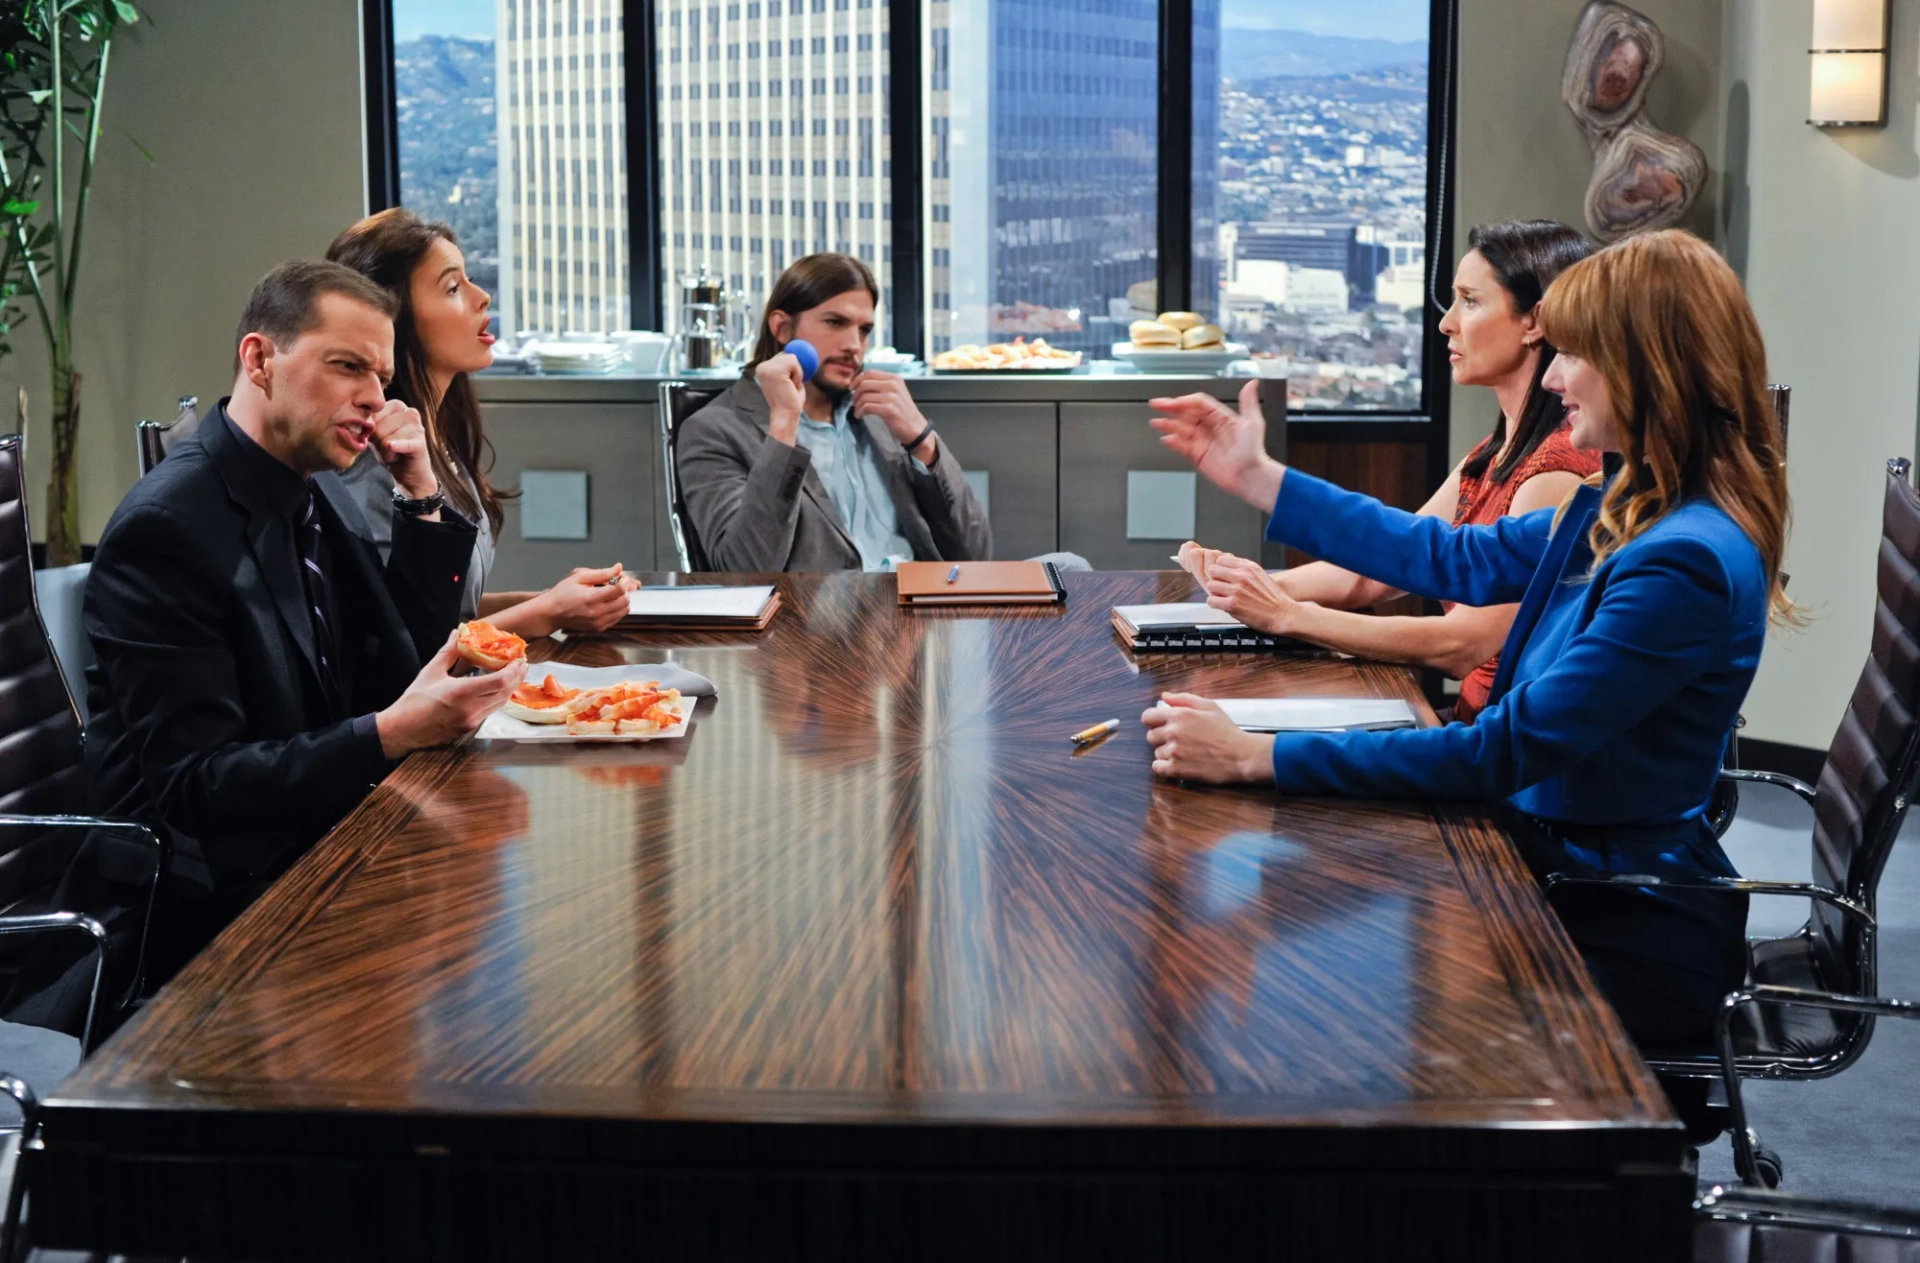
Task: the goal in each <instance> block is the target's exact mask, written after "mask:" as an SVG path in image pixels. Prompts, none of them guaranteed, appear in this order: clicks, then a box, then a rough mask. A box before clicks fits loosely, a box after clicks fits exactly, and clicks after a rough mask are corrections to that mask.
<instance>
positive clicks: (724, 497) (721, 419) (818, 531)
mask: <svg viewBox="0 0 1920 1263" xmlns="http://www.w3.org/2000/svg"><path fill="white" fill-rule="evenodd" d="M853 423H854V424H855V425H864V426H866V427H867V436H868V438H869V439H870V440H871V447H872V450H873V451H874V452H875V453H877V454H878V455H879V458H880V461H881V464H882V472H883V474H884V475H885V477H886V482H887V487H888V489H889V490H891V491H892V492H893V503H894V507H895V509H896V510H897V511H898V513H899V518H900V534H902V535H903V536H905V537H906V539H907V542H908V543H910V544H912V545H913V555H914V557H915V558H916V559H917V560H920V561H973V560H979V559H982V558H985V557H990V556H992V555H993V532H992V531H991V530H990V529H989V528H988V526H987V514H986V511H985V510H984V509H982V508H981V507H980V502H979V501H978V500H976V499H975V498H974V495H973V488H971V487H969V486H968V485H967V480H966V479H965V478H964V477H963V476H962V475H961V473H960V462H959V461H957V460H955V459H954V456H953V453H952V451H950V450H949V449H948V447H947V444H946V441H945V440H944V439H943V440H941V442H940V445H939V446H940V453H939V455H938V456H936V457H935V458H934V463H933V467H932V468H931V469H930V470H929V471H928V472H926V473H924V474H923V473H921V472H920V471H919V469H918V468H916V467H915V465H914V462H913V458H912V457H910V456H908V455H907V453H906V449H904V448H902V447H901V446H900V443H899V441H898V440H896V439H895V438H894V437H893V435H892V434H890V433H889V432H888V431H887V427H886V423H885V422H883V421H881V420H879V419H878V418H875V417H856V418H855V419H854V422H853ZM675 447H676V449H677V459H676V461H675V472H676V473H677V474H678V476H679V479H680V495H681V498H682V499H683V500H684V501H685V502H686V511H687V517H688V518H689V519H690V521H689V525H691V526H692V527H693V535H694V538H695V539H696V540H697V541H698V542H699V545H700V549H701V551H702V552H704V553H706V555H707V564H708V565H709V566H711V567H713V569H715V570H739V571H755V572H760V573H768V572H773V571H782V570H858V569H859V568H860V550H859V549H858V548H856V547H855V546H854V543H853V537H852V536H851V535H849V534H847V529H846V524H845V523H843V522H842V521H841V520H840V514H839V512H838V511H837V510H836V509H835V508H834V507H833V501H832V500H831V499H830V498H829V497H828V496H827V489H826V487H825V485H824V484H822V483H821V481H820V475H819V474H817V473H815V472H814V469H813V453H811V452H809V451H807V449H806V448H804V447H801V446H799V445H798V444H795V445H794V446H792V447H789V446H787V445H786V444H785V443H782V442H780V441H779V440H778V439H775V438H772V437H770V436H769V435H768V434H767V401H766V397H765V396H764V395H762V394H761V393H760V387H759V384H758V383H756V382H755V381H754V380H753V379H752V378H750V377H746V378H742V379H741V380H739V381H737V382H735V383H734V384H733V385H732V386H730V387H728V388H727V390H726V391H725V392H724V393H722V394H721V395H720V396H719V397H718V398H716V399H715V400H714V401H713V402H712V403H710V404H708V405H707V406H706V407H704V408H702V409H700V411H698V412H696V413H694V414H693V415H692V416H690V417H688V418H687V419H686V420H685V421H684V422H682V423H681V426H680V435H679V438H678V441H677V442H676V444H675Z"/></svg>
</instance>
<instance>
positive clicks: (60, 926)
mask: <svg viewBox="0 0 1920 1263" xmlns="http://www.w3.org/2000/svg"><path fill="white" fill-rule="evenodd" d="M22 472H23V470H22V455H21V439H20V436H19V435H17V434H10V435H7V436H5V437H0V939H8V938H11V937H13V936H16V935H24V936H34V937H38V936H44V935H52V934H58V935H78V936H81V937H82V938H83V939H84V940H85V942H86V943H87V952H88V955H89V956H91V960H92V981H91V986H90V988H89V991H88V997H87V1005H86V1009H85V1012H84V1014H83V1017H82V1025H81V1029H80V1032H79V1035H78V1038H74V1037H72V1036H66V1035H61V1034H59V1033H58V1032H54V1031H48V1030H43V1029H41V1028H39V1027H34V1026H25V1025H21V1024H19V1023H15V1022H5V1021H0V1093H3V1094H4V1095H5V1096H8V1097H11V1098H12V1099H13V1100H14V1101H15V1102H16V1103H17V1105H18V1107H19V1110H20V1115H21V1121H20V1126H19V1127H18V1128H17V1129H11V1128H8V1127H7V1125H6V1123H5V1122H4V1121H0V1175H4V1176H5V1177H6V1178H7V1179H8V1180H9V1181H10V1184H11V1187H10V1189H9V1191H8V1193H7V1194H6V1207H7V1210H6V1217H5V1219H4V1221H0V1260H4V1259H6V1258H9V1257H10V1255H9V1253H8V1251H10V1250H12V1248H13V1246H14V1238H15V1237H16V1235H17V1232H16V1227H17V1217H18V1213H19V1200H20V1197H19V1183H20V1182H19V1180H18V1179H16V1178H15V1177H16V1176H17V1175H18V1174H19V1172H18V1168H17V1161H18V1154H19V1150H20V1146H21V1144H22V1143H23V1140H24V1138H25V1137H27V1136H28V1135H29V1134H30V1133H31V1131H32V1128H33V1126H34V1122H35V1106H34V1100H35V1098H34V1091H33V1088H32V1087H30V1086H29V1084H35V1085H37V1086H38V1088H39V1089H40V1090H42V1091H44V1090H46V1089H47V1088H50V1087H52V1086H53V1084H54V1083H57V1082H58V1081H59V1080H60V1079H63V1078H65V1077H66V1075H67V1074H68V1073H69V1072H70V1071H71V1070H72V1069H73V1067H74V1066H76V1065H78V1064H79V1062H80V1059H81V1057H82V1056H83V1055H85V1054H86V1053H87V1052H90V1051H92V1048H93V1045H94V1041H95V1038H96V1033H97V1031H98V1029H99V1022H98V1019H99V1016H100V1012H101V1002H102V1000H103V998H104V997H103V994H102V988H103V985H104V982H105V979H106V968H107V942H108V940H107V931H106V927H105V926H103V925H102V924H101V923H100V922H99V921H98V920H96V919H95V918H94V917H92V916H89V915H87V914H86V913H85V912H82V911H74V910H70V909H55V908H49V907H47V906H46V904H47V898H48V895H49V894H50V892H51V891H52V890H53V889H54V887H55V886H56V885H57V884H58V883H59V880H60V877H61V875H62V874H63V873H65V872H66V870H67V866H68V865H69V864H70V863H71V862H72V861H73V859H74V857H75V856H76V854H77V853H78V852H79V850H80V848H81V846H82V845H83V844H84V843H85V842H86V841H87V840H88V838H89V837H92V836H95V835H96V834H97V835H102V836H106V837H111V838H115V839H125V840H126V841H127V842H129V843H131V845H133V846H135V847H137V848H140V849H142V850H143V851H145V852H147V853H148V854H147V858H148V861H149V862H150V864H151V870H150V871H151V876H150V879H149V880H150V884H149V886H148V906H147V915H148V917H149V918H150V916H151V913H152V895H153V892H154V891H156V890H157V889H158V886H159V879H160V873H161V869H162V867H163V866H164V864H165V859H166V854H165V848H164V846H163V844H162V841H161V838H160V835H159V834H158V833H157V832H156V831H155V830H153V829H151V828H149V827H147V826H146V825H143V824H140V823H137V822H134V821H125V820H104V819H100V818H98V817H93V816H86V815H80V814H76V812H77V809H78V808H79V807H80V806H81V805H83V803H84V801H85V797H86V785H85V780H84V773H83V770H82V754H83V747H84V741H85V732H84V730H83V728H82V726H81V722H80V713H79V710H78V708H77V707H76V706H75V705H74V701H73V697H72V694H71V693H69V692H68V689H67V683H66V679H65V677H64V676H62V675H61V673H60V667H59V664H58V662H57V660H56V659H55V657H54V651H53V642H52V640H51V639H50V638H49V637H48V635H47V629H46V624H45V622H44V621H43V620H42V618H41V615H40V606H39V601H38V598H37V596H36V594H35V588H34V582H33V559H32V556H31V552H30V549H29V540H30V538H31V531H30V530H29V527H28V523H27V504H26V496H25V495H24V487H23V483H22ZM137 942H138V944H139V946H137V947H136V949H135V959H134V961H133V962H132V968H131V972H130V981H129V983H128V985H127V988H126V990H125V991H124V992H123V993H122V995H121V996H120V997H119V998H118V999H117V1001H116V1002H117V1003H125V1002H128V1001H130V1000H131V999H132V998H134V997H135V996H137V995H138V993H139V990H140V988H141V986H142V985H143V973H144V968H143V962H142V960H141V959H140V957H141V956H142V955H143V954H144V945H145V927H144V925H143V926H141V927H140V929H139V935H138V939H137ZM16 967H17V965H16Z"/></svg>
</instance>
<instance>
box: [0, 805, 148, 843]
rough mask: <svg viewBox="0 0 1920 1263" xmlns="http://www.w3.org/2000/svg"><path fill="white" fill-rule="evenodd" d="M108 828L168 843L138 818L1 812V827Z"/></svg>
mask: <svg viewBox="0 0 1920 1263" xmlns="http://www.w3.org/2000/svg"><path fill="white" fill-rule="evenodd" d="M9 826H11V827H14V828H34V829H106V830H109V831H113V832H120V833H137V834H139V835H140V836H142V837H144V838H146V839H147V840H148V841H149V842H151V843H153V844H154V846H156V847H158V848H159V849H161V850H163V851H164V850H165V849H166V843H164V842H162V841H161V840H160V834H159V832H158V831H157V830H155V829H154V827H153V826H152V825H147V824H142V823H140V822H139V821H138V820H112V819H109V818H107V817H106V816H70V815H54V816H21V815H14V814H12V813H10V812H0V829H5V828H8V827H9Z"/></svg>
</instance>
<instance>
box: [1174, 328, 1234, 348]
mask: <svg viewBox="0 0 1920 1263" xmlns="http://www.w3.org/2000/svg"><path fill="white" fill-rule="evenodd" d="M1226 343H1227V335H1226V334H1224V333H1222V332H1221V331H1220V326H1219V325H1195V326H1194V327H1193V328H1191V329H1189V330H1187V331H1186V332H1185V333H1183V334H1181V335H1180V348H1181V349H1182V350H1184V351H1210V350H1213V349H1215V348H1217V347H1222V346H1225V345H1226Z"/></svg>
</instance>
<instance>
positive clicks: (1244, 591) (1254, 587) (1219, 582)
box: [1200, 553, 1306, 636]
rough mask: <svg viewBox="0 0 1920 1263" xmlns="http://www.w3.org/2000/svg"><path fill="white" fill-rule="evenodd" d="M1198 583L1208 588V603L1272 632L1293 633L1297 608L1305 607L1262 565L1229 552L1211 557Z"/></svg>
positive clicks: (1262, 629) (1286, 634)
mask: <svg viewBox="0 0 1920 1263" xmlns="http://www.w3.org/2000/svg"><path fill="white" fill-rule="evenodd" d="M1200 586H1201V587H1203V588H1205V589H1206V590H1207V604H1208V605H1211V606H1212V607H1213V608H1214V609H1216V610H1224V611H1225V612H1226V613H1228V614H1231V615H1233V616H1234V617H1235V618H1237V619H1239V620H1240V621H1241V622H1243V623H1245V624H1246V625H1247V626H1249V627H1251V628H1253V629H1254V630H1255V631H1263V632H1267V633H1268V634H1270V635H1274V636H1291V635H1295V634H1296V633H1297V631H1298V626H1297V624H1298V621H1299V614H1300V611H1301V610H1303V609H1305V608H1306V606H1305V605H1303V604H1302V603H1301V602H1299V601H1296V600H1294V599H1293V598H1292V597H1290V596H1288V595H1287V593H1286V590H1285V589H1284V588H1282V587H1281V586H1280V581H1279V580H1278V579H1276V578H1274V577H1273V576H1272V575H1270V574H1268V573H1267V568H1266V567H1265V566H1262V565H1261V564H1260V563H1259V562H1257V561H1249V560H1247V559H1246V558H1245V557H1236V556H1234V555H1233V554H1232V553H1222V554H1220V555H1219V556H1218V557H1216V558H1215V559H1214V561H1213V564H1212V565H1210V566H1208V567H1207V574H1206V578H1205V579H1203V580H1202V581H1201V585H1200Z"/></svg>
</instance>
